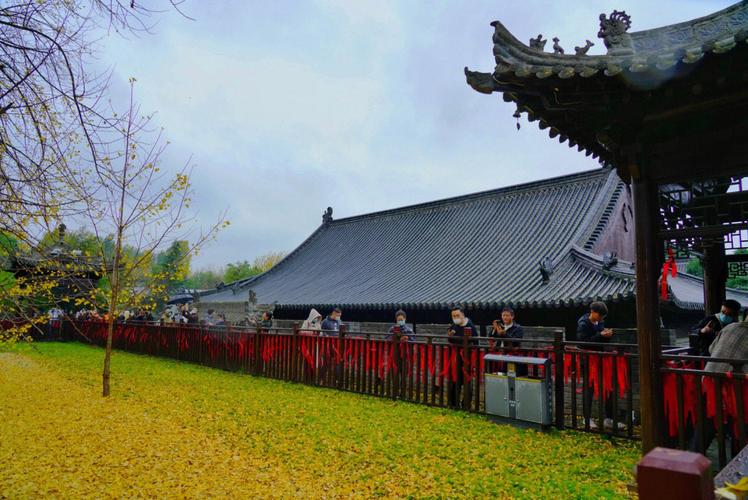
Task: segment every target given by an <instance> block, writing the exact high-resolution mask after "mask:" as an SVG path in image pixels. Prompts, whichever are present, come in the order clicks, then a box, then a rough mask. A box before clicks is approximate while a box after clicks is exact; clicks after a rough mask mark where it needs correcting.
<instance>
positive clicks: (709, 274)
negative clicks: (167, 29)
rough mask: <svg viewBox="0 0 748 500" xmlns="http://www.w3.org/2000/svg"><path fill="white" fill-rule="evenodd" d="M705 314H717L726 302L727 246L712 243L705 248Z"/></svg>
mask: <svg viewBox="0 0 748 500" xmlns="http://www.w3.org/2000/svg"><path fill="white" fill-rule="evenodd" d="M703 265H704V312H705V313H706V314H717V313H718V312H719V310H720V307H721V306H722V301H724V300H725V284H726V281H727V269H726V267H725V266H726V263H725V246H724V245H723V244H722V243H716V242H715V243H711V244H709V245H705V246H704V260H703Z"/></svg>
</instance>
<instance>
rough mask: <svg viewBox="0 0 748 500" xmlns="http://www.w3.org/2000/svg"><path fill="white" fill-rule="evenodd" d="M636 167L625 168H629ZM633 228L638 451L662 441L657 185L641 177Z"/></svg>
mask: <svg viewBox="0 0 748 500" xmlns="http://www.w3.org/2000/svg"><path fill="white" fill-rule="evenodd" d="M636 170H638V169H637V168H636V167H631V166H630V167H629V171H636ZM632 195H633V204H634V221H635V224H634V227H635V231H636V327H637V332H638V335H637V338H638V344H639V377H640V379H639V380H640V404H641V413H642V431H641V433H642V451H643V452H644V453H647V452H649V451H650V450H652V449H653V448H654V447H655V446H658V445H659V444H661V443H663V440H664V439H663V438H664V435H663V413H664V411H663V408H662V384H661V375H660V366H659V361H660V328H659V327H660V318H659V295H658V288H657V277H658V274H659V271H660V267H661V266H660V264H661V263H660V262H659V261H658V258H657V256H658V254H659V253H660V252H658V249H657V246H658V244H660V241H659V239H658V238H657V237H656V234H657V226H658V213H657V185H656V184H655V183H654V182H652V181H651V180H649V179H647V178H645V177H638V178H636V179H634V180H633V182H632Z"/></svg>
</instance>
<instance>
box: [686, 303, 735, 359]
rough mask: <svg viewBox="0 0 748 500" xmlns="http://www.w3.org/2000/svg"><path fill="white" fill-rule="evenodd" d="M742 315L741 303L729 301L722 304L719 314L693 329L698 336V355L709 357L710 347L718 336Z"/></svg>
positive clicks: (706, 319)
mask: <svg viewBox="0 0 748 500" xmlns="http://www.w3.org/2000/svg"><path fill="white" fill-rule="evenodd" d="M739 314H740V302H738V301H737V300H732V299H728V300H725V301H724V302H722V307H721V308H720V311H719V313H717V314H712V315H711V316H707V317H706V318H704V319H703V320H701V322H699V324H698V325H696V327H695V328H694V329H693V333H695V334H696V335H698V342H697V346H698V353H697V355H699V356H709V346H710V345H712V342H714V339H715V338H716V337H717V334H718V333H719V332H720V331H721V330H722V329H723V328H724V327H726V326H727V325H729V324H730V323H734V322H735V321H737V320H738V315H739Z"/></svg>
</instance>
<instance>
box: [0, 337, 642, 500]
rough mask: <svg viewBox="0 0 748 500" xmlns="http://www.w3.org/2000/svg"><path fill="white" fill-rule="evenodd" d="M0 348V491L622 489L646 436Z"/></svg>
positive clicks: (59, 348)
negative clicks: (103, 389) (608, 434)
mask: <svg viewBox="0 0 748 500" xmlns="http://www.w3.org/2000/svg"><path fill="white" fill-rule="evenodd" d="M102 359H103V351H102V350H100V349H98V348H94V347H89V346H84V345H81V344H54V343H47V344H36V349H32V348H29V347H27V346H19V347H17V348H16V349H15V350H14V351H12V352H5V353H0V470H2V471H3V472H2V474H0V497H4V496H7V497H9V498H28V497H42V496H44V497H46V496H50V495H51V496H55V497H75V498H80V497H196V496H215V497H250V496H259V497H289V496H300V497H348V496H357V497H371V496H386V497H404V496H416V497H424V496H425V497H455V496H464V497H486V496H491V497H500V498H513V497H517V498H520V497H525V498H537V497H559V498H570V497H571V498H574V497H595V498H612V497H617V496H624V495H625V492H626V490H625V484H626V483H627V482H629V481H630V480H631V470H632V466H633V464H634V463H635V462H636V460H637V458H638V444H637V443H631V442H627V441H623V440H618V441H615V442H611V441H608V440H606V439H603V438H599V437H596V436H589V435H582V434H580V433H575V432H552V433H549V434H542V433H539V432H536V431H532V430H520V429H516V428H514V427H511V426H506V425H496V424H494V423H492V422H489V421H487V420H486V419H484V418H482V417H480V416H477V415H470V414H466V413H463V412H454V411H449V410H443V409H436V408H429V407H424V406H418V405H413V404H408V403H402V402H392V401H389V400H383V399H378V398H373V397H367V396H360V395H355V394H349V393H343V392H337V391H334V390H329V389H319V388H314V387H307V386H303V385H298V384H291V383H285V382H279V381H275V380H269V379H263V378H255V377H250V376H247V375H242V374H235V373H227V372H223V371H219V370H213V369H209V368H203V367H199V366H195V365H189V364H185V363H179V362H175V361H171V360H162V359H157V358H150V357H147V356H138V355H134V354H127V353H121V352H117V353H115V355H114V357H113V364H112V366H113V382H114V383H113V389H112V396H111V397H110V398H108V399H104V398H102V397H101V396H100V395H99V394H100V368H101V363H102Z"/></svg>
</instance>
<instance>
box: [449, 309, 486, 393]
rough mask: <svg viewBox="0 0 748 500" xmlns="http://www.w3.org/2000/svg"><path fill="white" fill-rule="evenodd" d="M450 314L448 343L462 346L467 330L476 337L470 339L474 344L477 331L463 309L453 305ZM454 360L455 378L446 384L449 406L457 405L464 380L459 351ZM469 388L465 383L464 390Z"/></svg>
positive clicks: (469, 385)
mask: <svg viewBox="0 0 748 500" xmlns="http://www.w3.org/2000/svg"><path fill="white" fill-rule="evenodd" d="M451 316H452V324H451V325H450V327H449V330H447V336H448V339H447V340H449V343H450V344H454V345H455V346H456V347H457V348H458V349H459V348H460V347H459V346H462V342H463V340H462V339H463V338H464V337H465V336H466V335H467V334H468V332H469V335H470V336H471V337H476V338H473V340H472V343H473V344H476V343H477V337H478V334H479V332H478V330H477V329H476V328H475V325H473V322H472V321H470V318H468V317H467V316H465V311H463V310H462V308H461V307H459V306H456V307H453V308H452V311H451ZM455 362H456V363H457V367H456V371H457V380H456V381H452V380H451V379H450V381H449V383H448V384H447V401H448V403H449V406H451V407H456V406H457V405H458V398H459V396H460V391H461V389H462V386H463V382H464V380H465V379H464V375H463V373H462V368H463V360H462V356H461V355H460V354H459V353H458V354H457V356H455ZM470 388H471V384H470V383H468V384H466V385H465V390H466V391H468V392H470Z"/></svg>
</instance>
